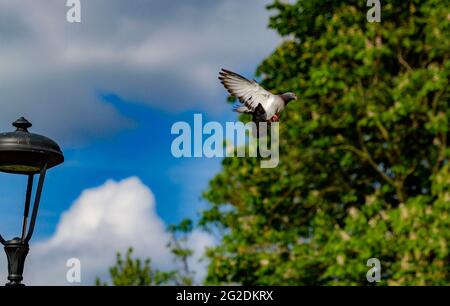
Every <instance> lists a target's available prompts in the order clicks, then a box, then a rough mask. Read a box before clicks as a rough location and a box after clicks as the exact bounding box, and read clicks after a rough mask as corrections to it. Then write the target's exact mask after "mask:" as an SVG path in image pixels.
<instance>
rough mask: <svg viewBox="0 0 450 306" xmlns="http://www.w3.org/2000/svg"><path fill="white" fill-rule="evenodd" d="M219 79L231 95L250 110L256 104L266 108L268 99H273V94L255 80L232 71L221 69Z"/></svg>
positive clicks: (268, 102)
mask: <svg viewBox="0 0 450 306" xmlns="http://www.w3.org/2000/svg"><path fill="white" fill-rule="evenodd" d="M219 80H220V81H221V83H222V84H223V85H224V86H225V88H226V89H227V90H228V92H229V93H230V94H231V95H232V96H234V97H236V98H238V99H239V101H241V103H243V104H244V105H245V106H246V107H247V108H249V109H250V110H254V109H255V108H256V107H257V106H258V104H261V106H262V107H263V108H264V109H267V108H268V107H269V104H270V101H274V98H275V97H274V95H273V94H272V93H270V92H269V91H267V90H265V89H264V88H263V87H262V86H261V85H259V84H258V83H257V82H256V81H254V80H253V81H249V80H247V79H246V78H244V77H243V76H241V75H239V74H237V73H234V72H232V71H229V70H225V69H222V71H221V72H220V76H219Z"/></svg>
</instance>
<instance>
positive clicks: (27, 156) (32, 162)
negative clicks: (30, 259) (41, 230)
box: [0, 117, 64, 286]
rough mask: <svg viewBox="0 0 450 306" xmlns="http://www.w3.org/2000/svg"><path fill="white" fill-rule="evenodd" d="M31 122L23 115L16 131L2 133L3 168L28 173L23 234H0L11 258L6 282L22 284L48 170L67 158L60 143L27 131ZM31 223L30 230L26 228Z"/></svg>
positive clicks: (0, 153)
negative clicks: (33, 193) (7, 238)
mask: <svg viewBox="0 0 450 306" xmlns="http://www.w3.org/2000/svg"><path fill="white" fill-rule="evenodd" d="M31 125H32V124H31V123H30V122H28V121H27V120H26V119H25V118H23V117H21V118H19V119H18V120H16V121H15V122H14V123H13V126H14V127H16V128H17V130H16V131H15V132H10V133H1V134H0V172H6V173H12V174H21V175H26V176H28V185H27V192H26V196H25V208H24V212H23V225H22V235H21V237H20V238H19V237H16V238H13V239H11V240H5V239H3V237H2V236H1V235H0V242H1V243H2V244H3V245H4V246H5V252H6V256H7V258H8V280H9V283H7V284H6V285H7V286H23V284H21V281H22V279H23V277H22V273H23V267H24V263H25V258H26V256H27V254H28V250H29V247H28V242H29V241H30V239H31V236H32V235H33V231H34V225H35V222H36V216H37V212H38V208H39V201H40V199H41V193H42V187H43V185H44V179H45V173H46V172H47V170H48V169H50V168H52V167H55V166H57V165H59V164H61V163H63V162H64V156H63V153H62V152H61V149H60V148H59V146H58V145H57V144H56V142H54V141H53V140H51V139H49V138H47V137H44V136H41V135H37V134H32V133H30V132H28V129H29V128H30V127H31ZM35 174H39V182H38V185H37V189H36V194H35V199H34V204H33V211H32V213H31V219H30V222H29V225H28V213H29V211H30V201H31V197H32V192H33V179H34V175H35ZM27 227H28V231H27Z"/></svg>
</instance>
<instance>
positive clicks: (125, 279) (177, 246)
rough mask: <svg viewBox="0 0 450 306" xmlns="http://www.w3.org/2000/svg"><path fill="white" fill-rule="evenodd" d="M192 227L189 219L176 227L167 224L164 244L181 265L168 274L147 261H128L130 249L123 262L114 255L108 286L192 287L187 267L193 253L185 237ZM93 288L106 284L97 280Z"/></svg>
mask: <svg viewBox="0 0 450 306" xmlns="http://www.w3.org/2000/svg"><path fill="white" fill-rule="evenodd" d="M192 229H193V224H192V221H191V220H188V219H186V220H183V221H181V222H180V223H179V224H177V225H170V226H169V227H168V232H169V233H170V234H171V235H172V238H171V241H169V243H168V244H167V247H168V248H169V249H170V251H171V253H172V254H173V255H174V260H175V262H181V265H182V266H181V267H180V268H179V269H174V270H171V271H168V272H162V271H160V270H157V269H154V268H152V267H151V259H150V258H147V259H145V260H142V259H140V258H135V259H134V258H132V254H133V249H132V248H129V249H128V251H127V253H126V256H125V259H123V258H122V255H121V254H120V253H117V255H116V256H117V258H116V263H115V265H114V266H112V267H111V268H110V269H109V274H110V277H111V281H112V285H114V286H160V285H178V286H191V285H194V276H195V274H194V272H193V271H191V269H190V268H189V259H190V258H191V257H192V255H193V252H192V250H191V249H190V248H189V247H188V238H189V234H190V233H191V232H192ZM96 285H97V286H100V285H105V286H107V285H108V283H107V282H104V281H102V280H100V278H97V280H96Z"/></svg>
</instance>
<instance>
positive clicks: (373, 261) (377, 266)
mask: <svg viewBox="0 0 450 306" xmlns="http://www.w3.org/2000/svg"><path fill="white" fill-rule="evenodd" d="M367 266H368V267H372V268H370V270H369V271H367V274H366V278H367V281H368V282H369V283H373V282H377V283H378V282H380V281H381V263H380V260H379V259H378V258H370V259H369V260H367Z"/></svg>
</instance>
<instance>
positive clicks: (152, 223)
mask: <svg viewBox="0 0 450 306" xmlns="http://www.w3.org/2000/svg"><path fill="white" fill-rule="evenodd" d="M165 228H166V225H165V224H164V222H163V221H162V220H161V218H160V217H159V216H158V215H157V213H156V211H155V199H154V196H153V194H152V192H151V191H150V189H149V188H148V187H146V186H145V185H144V184H143V183H142V182H141V181H140V180H139V179H138V178H136V177H132V178H128V179H125V180H123V181H120V182H115V181H112V180H110V181H107V182H106V183H105V184H104V185H102V186H99V187H97V188H92V189H88V190H85V191H84V192H83V193H82V194H81V196H80V197H79V198H78V199H77V200H76V201H75V202H74V203H73V205H72V206H71V208H70V209H69V210H68V211H66V212H65V213H63V215H62V217H61V220H60V222H59V224H58V226H57V229H56V232H55V234H54V235H53V236H52V237H50V238H49V239H48V240H46V241H43V242H39V243H35V244H33V245H31V247H30V249H31V251H30V254H29V255H28V258H27V261H26V265H25V272H24V282H25V283H26V284H28V285H68V283H67V281H66V273H67V270H68V268H67V267H66V262H67V260H68V259H69V258H78V259H80V261H81V265H82V266H81V272H82V284H84V285H92V284H94V281H95V277H96V276H100V277H101V278H102V279H108V268H109V267H110V266H112V265H113V264H114V262H115V254H116V252H117V251H121V252H122V253H125V251H126V250H127V249H128V247H130V246H132V247H133V248H134V256H137V257H140V258H148V257H150V258H152V265H153V266H154V267H156V268H159V269H161V270H172V269H174V268H176V265H175V263H174V261H173V257H172V255H171V254H170V251H169V250H168V249H167V247H166V244H167V242H168V240H169V239H170V237H169V234H168V233H167V232H166V231H165ZM212 244H213V239H212V237H211V236H209V235H208V234H206V233H203V232H200V231H194V232H193V233H192V234H191V236H190V237H189V245H190V247H191V248H192V249H193V250H194V254H195V256H194V258H193V259H192V260H191V262H190V265H191V267H192V268H193V270H194V271H196V272H197V275H196V278H197V279H198V280H200V279H202V278H203V277H204V276H205V273H206V262H204V261H203V262H199V261H198V259H200V258H201V257H202V255H203V252H204V250H205V247H207V246H211V245H212ZM3 257H4V256H3ZM0 264H1V266H0V270H1V271H2V273H1V275H5V276H6V269H5V268H6V262H5V260H3V259H2V260H0ZM5 280H6V277H5Z"/></svg>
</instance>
